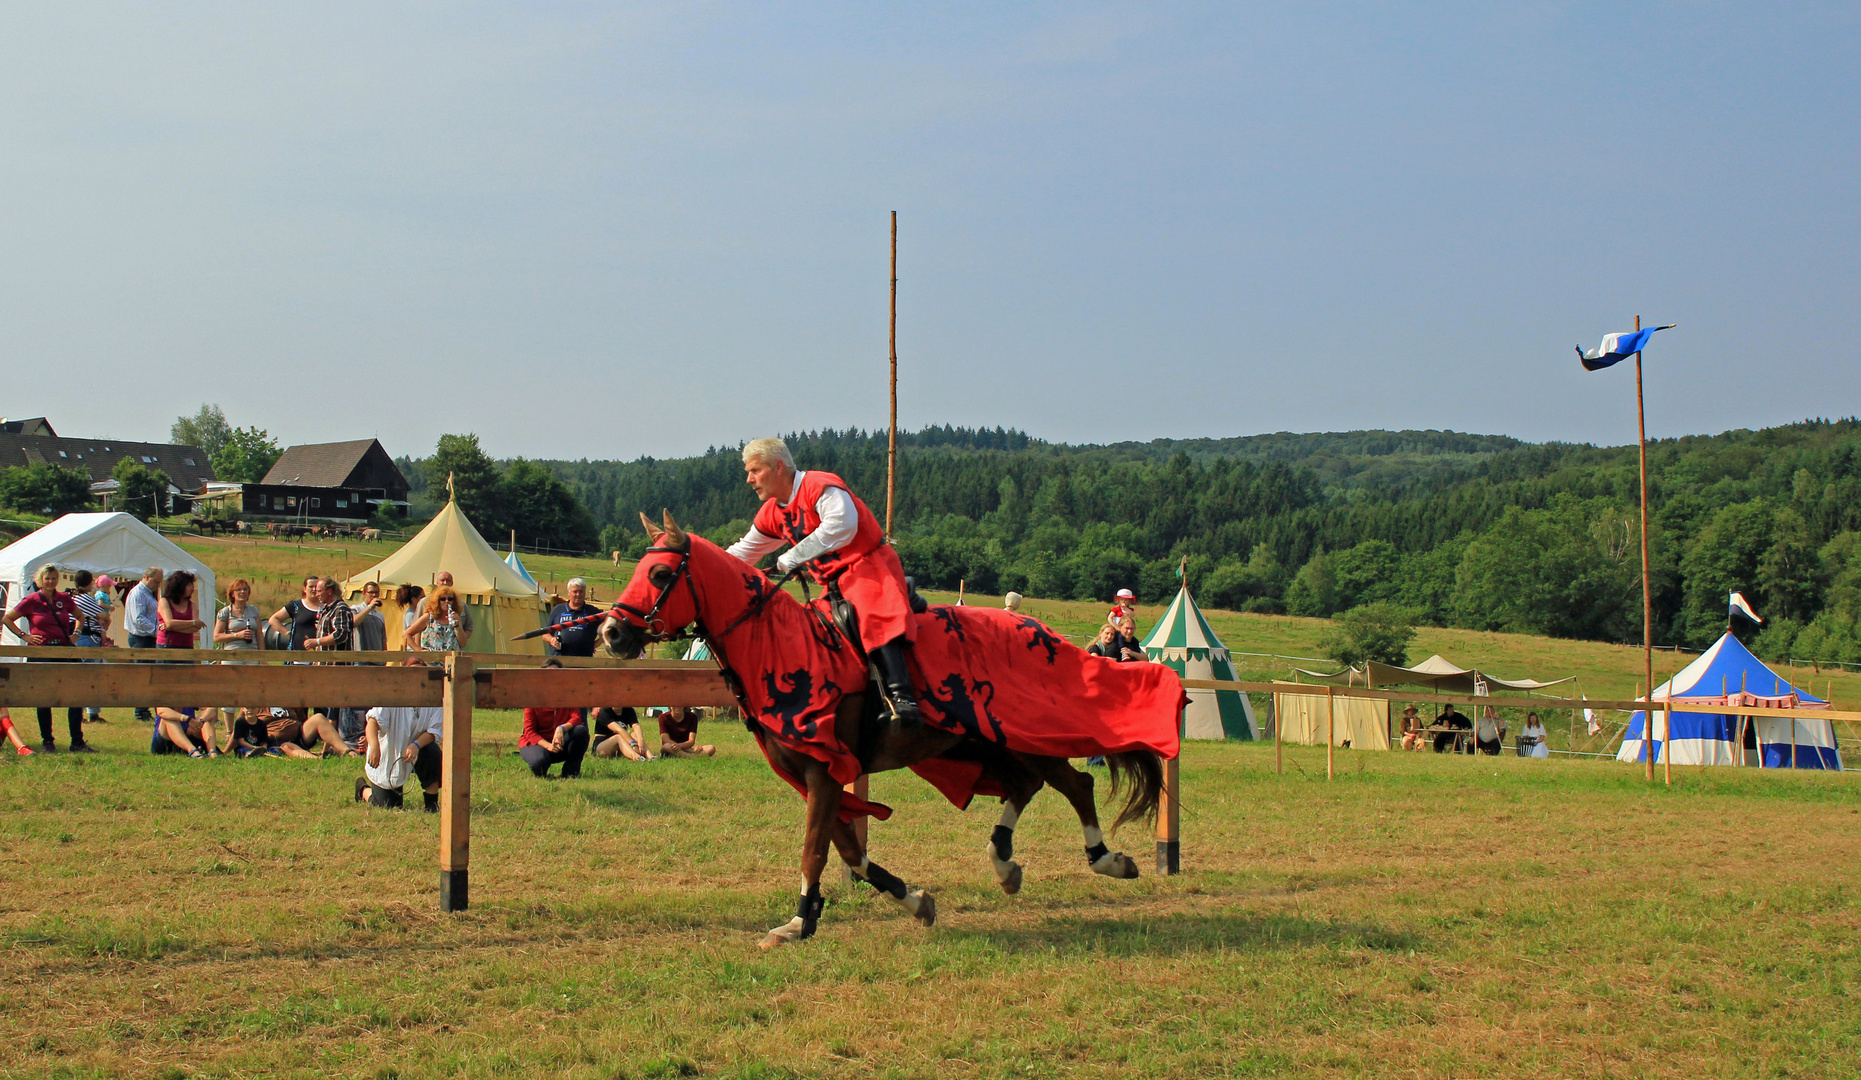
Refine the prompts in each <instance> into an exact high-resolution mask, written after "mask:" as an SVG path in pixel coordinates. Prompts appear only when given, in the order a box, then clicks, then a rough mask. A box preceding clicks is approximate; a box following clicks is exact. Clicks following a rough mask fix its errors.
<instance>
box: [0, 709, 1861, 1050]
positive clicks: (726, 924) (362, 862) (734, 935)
mask: <svg viewBox="0 0 1861 1080" xmlns="http://www.w3.org/2000/svg"><path fill="white" fill-rule="evenodd" d="M111 719H112V723H110V724H109V725H108V726H105V727H100V728H97V729H95V741H96V743H97V744H98V745H99V746H100V747H101V748H102V750H103V753H102V754H100V755H98V756H95V757H90V758H74V757H70V756H66V755H58V756H55V757H45V756H40V757H35V758H32V759H29V760H25V761H19V762H14V761H12V760H10V759H9V761H8V762H7V763H6V764H4V765H0V811H3V812H0V821H3V822H4V824H3V825H0V837H3V838H4V839H3V840H0V858H3V859H4V862H5V879H6V881H7V882H8V887H7V889H6V891H5V899H4V903H3V907H0V940H3V941H4V942H5V946H6V947H5V949H4V952H0V957H4V959H0V977H3V978H4V979H5V982H6V985H7V986H9V987H10V988H11V993H10V994H9V995H8V1005H7V1007H6V1008H5V1009H0V1075H5V1076H8V1077H26V1076H74V1077H89V1076H98V1077H104V1076H166V1077H177V1076H183V1075H185V1076H224V1077H241V1076H255V1075H260V1074H273V1075H287V1076H327V1075H341V1076H364V1077H377V1076H398V1077H404V1078H413V1077H449V1076H493V1075H510V1076H560V1077H578V1078H579V1077H586V1078H591V1080H593V1078H601V1080H608V1078H612V1077H617V1076H630V1077H647V1076H679V1075H695V1076H720V1077H769V1076H817V1075H826V1076H849V1077H851V1076H860V1077H864V1076H899V1077H908V1076H909V1077H917V1076H922V1077H933V1076H935V1077H944V1076H977V1077H995V1076H1004V1077H1005V1076H1054V1077H1060V1076H1156V1077H1173V1076H1188V1075H1274V1074H1280V1073H1293V1072H1297V1073H1300V1074H1309V1075H1321V1076H1362V1075H1375V1076H1417V1075H1421V1076H1545V1077H1558V1076H1570V1075H1576V1074H1579V1073H1581V1074H1584V1075H1618V1076H1663V1077H1665V1076H1672V1077H1698V1076H1726V1077H1733V1076H1740V1077H1742V1076H1755V1075H1775V1076H1784V1075H1789V1076H1830V1077H1835V1076H1846V1075H1852V1065H1853V1062H1854V1061H1855V1060H1856V1059H1857V1054H1858V1053H1861V1041H1858V1040H1861V1020H1857V1019H1856V1017H1855V1015H1854V1012H1853V1010H1852V1009H1851V1008H1849V1007H1848V1005H1849V1003H1850V1002H1851V1001H1852V999H1853V995H1854V994H1855V993H1856V992H1857V980H1858V979H1861V963H1858V962H1857V949H1856V945H1855V942H1856V941H1857V939H1858V935H1861V907H1858V905H1857V893H1856V890H1855V888H1854V884H1853V882H1852V881H1850V880H1849V877H1850V875H1849V874H1848V873H1847V872H1846V868H1848V867H1852V866H1854V865H1855V864H1856V860H1857V858H1858V857H1861V840H1857V829H1856V825H1857V824H1861V817H1857V816H1856V815H1857V814H1861V792H1858V791H1857V786H1856V784H1855V782H1854V781H1852V780H1851V779H1850V778H1849V777H1848V776H1845V775H1840V774H1837V775H1816V774H1799V775H1787V774H1780V773H1772V772H1766V773H1762V774H1759V773H1756V772H1753V771H1742V772H1741V771H1734V770H1728V769H1721V770H1715V771H1713V772H1711V773H1707V774H1699V773H1695V772H1688V773H1687V774H1686V775H1685V776H1684V777H1681V778H1680V780H1679V783H1678V784H1677V785H1676V786H1675V787H1674V788H1673V789H1671V790H1670V789H1665V788H1660V787H1655V788H1649V787H1647V786H1646V785H1644V784H1643V783H1642V782H1641V781H1640V780H1639V779H1638V778H1637V776H1638V774H1637V771H1636V770H1635V769H1634V768H1633V767H1631V766H1623V765H1617V764H1615V763H1612V762H1607V763H1606V762H1597V761H1569V760H1564V761H1551V762H1540V761H1530V760H1523V759H1519V758H1514V757H1501V758H1480V759H1468V758H1456V757H1452V756H1443V757H1436V756H1434V755H1404V754H1390V753H1369V752H1355V753H1353V752H1351V751H1340V752H1339V776H1338V779H1336V780H1335V781H1331V782H1326V781H1325V779H1324V766H1323V753H1322V750H1316V749H1309V748H1299V749H1288V751H1287V752H1286V771H1285V774H1284V775H1283V776H1282V775H1276V774H1275V773H1274V771H1273V760H1274V759H1273V748H1272V747H1271V746H1270V745H1258V746H1255V745H1241V744H1225V745H1210V744H1191V745H1190V746H1188V747H1187V749H1186V756H1185V761H1184V767H1183V783H1184V790H1185V806H1184V814H1183V849H1184V856H1183V864H1184V873H1183V874H1182V875H1181V876H1179V877H1175V878H1159V877H1156V876H1154V875H1152V874H1151V873H1150V872H1149V871H1150V867H1151V865H1152V862H1153V860H1152V858H1151V854H1152V841H1151V839H1150V837H1149V836H1148V835H1147V834H1146V833H1145V831H1144V830H1142V829H1127V830H1126V831H1125V833H1124V834H1122V835H1121V836H1119V837H1116V838H1114V847H1121V848H1122V849H1124V850H1126V851H1128V852H1130V853H1131V854H1133V855H1134V856H1136V857H1137V858H1138V861H1139V863H1140V864H1141V865H1143V867H1144V869H1145V876H1144V877H1142V878H1140V879H1139V880H1137V881H1134V882H1124V881H1113V880H1110V879H1107V878H1103V877H1098V876H1095V875H1093V874H1091V873H1090V872H1089V871H1088V870H1087V867H1086V865H1085V861H1084V857H1083V854H1082V851H1081V843H1080V839H1079V835H1078V831H1077V824H1076V822H1075V820H1074V819H1073V817H1072V815H1071V814H1070V813H1069V812H1068V811H1067V810H1066V808H1065V807H1064V805H1063V803H1062V802H1061V800H1059V799H1057V798H1055V797H1054V796H1053V795H1052V794H1051V793H1046V794H1044V795H1042V796H1041V797H1040V798H1039V799H1037V800H1036V801H1035V803H1034V804H1033V807H1032V808H1031V809H1030V811H1029V813H1028V814H1027V816H1026V817H1024V818H1023V819H1022V826H1021V829H1020V831H1019V835H1018V838H1017V851H1018V854H1019V857H1020V858H1021V860H1022V861H1023V862H1024V863H1025V864H1026V866H1027V875H1028V880H1027V884H1026V886H1025V888H1024V889H1023V891H1022V893H1021V895H1020V896H1018V897H1012V898H1011V897H1007V896H1004V895H1003V894H1002V893H1001V892H1000V891H999V889H997V887H996V886H995V884H994V881H993V878H992V876H991V875H990V873H989V871H988V868H987V864H986V862H985V860H984V858H983V853H982V846H983V843H984V840H985V838H986V836H987V833H988V828H989V826H990V825H991V824H992V823H993V820H994V804H993V802H992V801H987V802H986V804H979V805H978V806H977V807H975V808H973V809H972V811H971V812H970V813H968V814H962V813H959V812H957V811H956V810H955V809H953V808H952V807H950V806H949V805H947V804H945V803H943V802H942V801H941V800H939V799H938V798H937V797H936V796H935V795H934V794H933V793H932V792H931V791H930V789H929V788H928V787H927V786H925V785H923V784H922V783H920V782H919V781H917V780H916V779H914V778H912V777H910V776H909V775H908V774H907V775H898V774H889V775H884V776H880V777H877V778H875V780H874V783H873V791H874V794H875V796H876V797H878V798H880V799H882V800H884V801H886V802H889V803H891V804H893V805H894V806H895V807H897V809H898V813H897V816H896V817H894V818H893V820H891V821H889V822H885V823H879V824H875V825H874V826H873V830H872V837H873V849H874V855H875V858H876V859H878V860H879V861H881V862H883V863H884V864H885V865H887V866H888V867H889V868H890V869H892V870H894V871H896V872H898V873H899V874H900V875H901V876H903V877H905V878H906V879H907V880H908V881H910V882H911V883H912V885H913V886H923V887H926V888H929V889H931V890H932V891H933V892H934V893H935V895H936V896H937V897H938V900H939V910H940V919H939V922H938V924H937V926H936V927H934V928H932V929H929V930H926V929H923V928H920V927H919V926H917V925H916V924H915V923H913V922H912V921H911V920H910V919H909V918H907V917H906V916H904V915H903V914H902V913H901V912H899V911H898V910H897V909H896V908H894V906H893V905H892V904H891V903H890V902H889V901H882V900H880V899H876V898H875V897H874V896H873V895H871V894H870V893H869V892H868V891H866V890H865V889H864V887H863V886H862V887H861V888H860V890H858V891H851V892H849V891H848V890H847V889H846V888H845V887H844V886H840V885H836V886H834V888H833V889H832V890H831V893H830V906H829V908H828V910H827V914H826V917H825V919H824V921H823V923H822V929H821V933H820V935H819V936H818V937H816V938H815V939H813V940H811V941H808V942H805V943H802V944H800V945H797V946H793V947H789V948H786V949H782V950H779V951H777V952H775V953H773V954H769V955H764V954H761V953H759V952H758V950H757V948H756V942H757V938H758V937H759V935H760V934H761V932H762V931H763V930H765V929H767V928H768V927H770V926H773V925H776V924H778V923H780V922H782V921H784V920H786V919H787V917H788V916H789V915H790V914H791V913H792V909H793V904H794V899H793V897H794V891H795V882H796V880H797V871H796V869H795V863H796V844H797V841H798V836H799V830H798V824H799V821H800V813H801V801H800V800H799V799H798V798H796V797H795V796H794V795H793V794H792V793H791V792H790V791H789V790H788V789H787V788H786V787H784V786H783V785H781V784H780V783H779V781H777V780H776V779H775V778H774V777H773V776H771V775H770V774H769V772H768V770H767V768H766V766H765V765H764V764H763V762H762V760H761V758H760V755H758V754H757V753H756V751H755V749H754V748H753V746H752V745H751V744H750V743H749V740H748V738H747V736H746V735H745V734H744V733H743V731H742V730H741V728H738V727H734V726H732V725H728V724H722V723H713V724H709V725H707V727H706V728H705V729H704V732H703V734H704V737H705V738H706V739H711V740H715V741H717V742H719V743H720V744H721V751H720V757H719V758H717V759H715V760H710V761H658V762H653V763H651V764H646V765H633V766H629V767H622V765H620V764H618V763H614V762H607V761H601V762H592V763H591V764H590V767H589V775H588V776H586V777H584V778H582V779H580V780H569V781H562V780H552V781H539V780H536V779H533V778H532V777H531V776H530V775H529V774H528V772H527V771H525V770H524V769H523V768H522V766H521V763H520V762H519V761H518V760H517V759H516V758H515V757H513V756H511V753H510V751H511V750H512V749H513V748H514V745H515V734H516V727H517V725H516V720H515V717H514V716H512V715H509V714H482V715H481V716H480V719H479V734H480V740H479V743H478V746H477V752H476V756H475V760H474V764H473V767H474V772H475V796H476V797H475V815H474V825H475V832H474V843H473V864H472V866H473V869H472V900H473V904H472V908H471V910H470V911H468V912H466V913H464V914H460V915H442V914H441V913H440V912H439V910H438V905H437V870H436V857H437V827H436V825H437V823H436V820H435V818H434V817H432V816H428V815H424V814H421V813H418V812H399V811H381V810H370V809H367V808H365V807H361V806H357V805H355V804H353V803H352V802H350V785H351V783H352V777H353V775H354V774H355V772H356V771H357V770H356V766H355V764H354V763H353V761H347V762H346V761H342V760H337V759H331V760H327V761H322V762H292V761H282V760H256V761H238V760H234V759H222V760H219V761H213V762H196V761H189V760H186V759H174V758H154V757H150V756H149V755H148V754H147V753H146V748H147V741H148V735H147V732H146V731H145V730H143V729H142V728H141V727H140V726H138V725H135V724H133V723H132V722H131V721H130V719H129V717H128V715H127V713H126V712H125V713H123V714H121V715H114V714H113V715H112V717H111Z"/></svg>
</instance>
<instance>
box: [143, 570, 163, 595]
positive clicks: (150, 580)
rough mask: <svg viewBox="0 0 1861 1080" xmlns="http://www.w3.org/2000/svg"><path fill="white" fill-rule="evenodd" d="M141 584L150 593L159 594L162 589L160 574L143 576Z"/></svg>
mask: <svg viewBox="0 0 1861 1080" xmlns="http://www.w3.org/2000/svg"><path fill="white" fill-rule="evenodd" d="M142 583H143V584H144V585H147V586H148V587H149V591H150V592H160V591H161V589H162V576H161V575H160V574H144V575H143V576H142Z"/></svg>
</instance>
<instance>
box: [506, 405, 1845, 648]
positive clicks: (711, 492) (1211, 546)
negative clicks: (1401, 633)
mask: <svg viewBox="0 0 1861 1080" xmlns="http://www.w3.org/2000/svg"><path fill="white" fill-rule="evenodd" d="M788 438H789V443H790V446H791V447H793V449H794V451H795V455H796V457H797V459H798V460H799V461H800V462H801V463H802V465H803V467H812V468H822V469H827V470H829V471H832V472H835V473H838V474H839V475H841V476H842V477H843V478H845V479H846V480H847V482H848V483H849V484H850V485H851V486H852V487H853V488H854V490H855V491H857V492H858V493H860V494H861V495H862V496H863V497H864V498H866V499H867V500H868V502H869V504H870V505H871V506H872V507H873V509H874V512H875V513H877V514H879V515H881V516H883V514H884V499H885V454H886V437H885V434H884V433H883V432H868V431H861V430H847V431H819V432H802V433H797V434H794V435H790V436H789V437H788ZM738 450H739V448H738V447H735V446H725V447H714V448H712V449H710V450H708V451H707V452H706V453H704V454H701V455H698V456H695V457H690V458H680V459H672V460H655V459H651V458H642V459H639V460H637V461H631V462H612V461H586V460H584V461H550V462H543V463H541V464H542V465H544V466H546V467H547V469H548V470H549V471H551V472H552V473H553V474H554V475H556V476H557V477H559V478H560V479H561V480H562V481H564V482H565V483H566V485H567V486H568V488H569V489H570V490H571V491H572V492H573V493H574V494H575V496H576V497H577V499H578V500H579V501H580V502H581V503H583V504H584V505H586V506H587V507H588V508H589V510H590V512H591V514H592V516H593V519H594V521H595V522H596V523H597V524H598V525H599V526H600V528H601V546H602V548H603V550H621V551H623V552H628V553H632V552H637V551H638V550H639V549H640V548H642V547H643V546H644V544H645V539H644V537H643V535H641V534H640V532H639V528H638V520H637V514H638V512H639V511H640V510H648V511H651V512H654V513H657V511H658V509H659V508H661V507H669V508H671V509H672V510H673V512H674V513H675V514H677V515H678V516H679V518H680V520H681V521H682V522H685V523H687V525H688V526H689V527H692V528H695V529H698V530H699V531H701V532H703V533H704V534H705V535H707V536H710V537H712V538H713V539H734V538H735V537H736V536H739V535H741V533H742V531H743V530H744V529H745V528H747V526H748V522H749V518H750V516H751V515H752V514H753V513H754V512H755V508H756V500H755V497H754V495H753V494H752V493H751V492H750V491H749V489H748V487H747V486H746V485H745V484H744V482H743V473H742V466H741V464H740V462H739V459H738ZM899 458H900V460H899V470H898V471H899V490H898V500H897V522H896V526H895V533H896V537H895V539H896V543H897V545H898V548H899V552H900V555H901V557H902V558H903V559H904V562H905V565H906V569H907V571H908V572H910V573H912V574H913V575H914V576H916V577H917V578H918V580H919V581H920V582H921V583H923V584H925V585H927V586H930V587H936V588H955V587H956V585H957V583H958V582H959V581H964V582H966V583H967V584H968V587H969V588H971V589H973V590H976V591H978V592H987V593H999V592H1004V591H1007V590H1010V589H1014V590H1017V591H1020V592H1024V593H1028V594H1030V595H1037V596H1050V597H1058V598H1068V599H1086V598H1092V599H1101V600H1104V599H1109V598H1110V596H1111V594H1112V593H1113V592H1114V591H1115V590H1117V589H1118V588H1121V587H1129V588H1133V589H1135V590H1136V591H1137V593H1138V595H1139V597H1140V598H1141V599H1142V600H1144V601H1145V602H1147V603H1158V602H1162V601H1165V600H1167V599H1168V598H1169V596H1170V595H1171V594H1172V593H1173V592H1174V590H1175V588H1176V587H1177V577H1176V571H1177V567H1178V566H1179V565H1182V564H1184V563H1186V565H1187V570H1188V575H1189V580H1190V582H1191V585H1192V586H1193V587H1194V589H1195V591H1196V594H1197V596H1198V598H1199V599H1201V601H1202V602H1204V603H1206V604H1210V605H1212V606H1217V607H1229V608H1235V609H1240V610H1247V611H1257V612H1284V613H1289V614H1296V615H1312V616H1332V615H1336V614H1338V613H1341V612H1345V611H1349V610H1351V609H1353V608H1356V607H1359V606H1360V605H1365V604H1386V605H1395V606H1397V607H1398V608H1401V609H1404V610H1406V611H1407V612H1409V613H1410V614H1411V615H1412V617H1413V618H1415V619H1416V620H1418V621H1420V622H1424V623H1429V624H1434V625H1441V626H1460V627H1468V628H1474V629H1490V630H1505V631H1515V632H1523V633H1534V634H1544V635H1550V636H1555V637H1568V638H1586V639H1593V640H1610V641H1638V640H1639V639H1640V636H1641V552H1640V527H1639V511H1638V509H1637V496H1636V487H1637V465H1636V453H1635V448H1634V447H1632V446H1631V447H1597V446H1592V445H1587V444H1568V443H1542V444H1533V443H1526V442H1522V441H1519V440H1515V439H1509V438H1505V437H1500V436H1479V435H1467V434H1465V433H1459V432H1441V431H1402V432H1345V433H1324V434H1312V435H1298V434H1290V433H1279V434H1275V435H1264V436H1251V437H1247V438H1240V439H1224V440H1156V441H1153V442H1149V443H1124V444H1116V445H1111V446H1066V445H1059V444H1052V443H1046V442H1042V441H1041V440H1039V439H1035V438H1033V437H1031V436H1028V435H1026V434H1025V433H1023V432H1015V431H1004V430H1001V429H995V430H982V429H965V428H954V427H947V426H945V427H932V428H926V429H925V430H923V431H920V432H915V433H909V434H903V435H901V437H900V455H899ZM1649 477H1650V489H1649V497H1650V504H1651V518H1652V521H1651V542H1650V554H1651V561H1652V575H1651V577H1652V581H1653V585H1654V606H1655V612H1654V633H1655V638H1656V640H1657V641H1658V642H1661V643H1664V644H1682V645H1690V646H1694V647H1700V646H1703V645H1705V644H1708V643H1710V642H1711V641H1712V640H1713V638H1715V637H1716V636H1717V635H1718V633H1719V632H1720V631H1721V630H1722V629H1723V628H1724V626H1725V622H1726V617H1725V610H1726V604H1725V599H1726V595H1727V593H1729V592H1731V591H1734V590H1736V591H1741V592H1743V593H1744V594H1745V596H1746V597H1747V598H1749V599H1751V600H1752V601H1753V603H1755V604H1756V605H1758V608H1759V611H1760V612H1761V613H1763V614H1765V615H1767V617H1768V618H1769V623H1768V625H1767V626H1766V628H1765V629H1764V631H1763V632H1762V633H1761V634H1760V635H1759V636H1758V638H1757V639H1756V648H1757V649H1758V650H1759V651H1760V653H1763V654H1766V655H1768V656H1770V657H1772V658H1782V657H1784V656H1785V655H1791V656H1795V657H1799V658H1805V659H1817V660H1822V661H1849V662H1861V627H1858V626H1857V617H1858V616H1861V556H1858V555H1857V536H1858V535H1861V421H1858V420H1856V419H1853V418H1850V419H1846V420H1836V421H1829V420H1811V421H1805V422H1803V423H1800V424H1792V425H1788V426H1784V427H1777V428H1768V429H1763V430H1758V431H1750V430H1737V431H1729V432H1725V433H1723V434H1719V435H1711V436H1688V437H1685V438H1679V439H1666V440H1659V441H1657V442H1654V443H1651V444H1650V446H1649Z"/></svg>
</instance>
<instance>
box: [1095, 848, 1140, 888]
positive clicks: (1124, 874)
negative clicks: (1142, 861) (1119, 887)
mask: <svg viewBox="0 0 1861 1080" xmlns="http://www.w3.org/2000/svg"><path fill="white" fill-rule="evenodd" d="M1092 872H1093V873H1095V874H1103V875H1105V876H1106V877H1108V878H1118V879H1119V880H1121V881H1129V880H1130V879H1132V878H1134V877H1136V876H1137V860H1135V859H1133V858H1131V857H1130V856H1129V855H1126V854H1125V853H1124V852H1122V851H1110V852H1106V853H1105V855H1104V857H1103V858H1101V859H1099V861H1097V862H1095V863H1093V864H1092Z"/></svg>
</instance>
